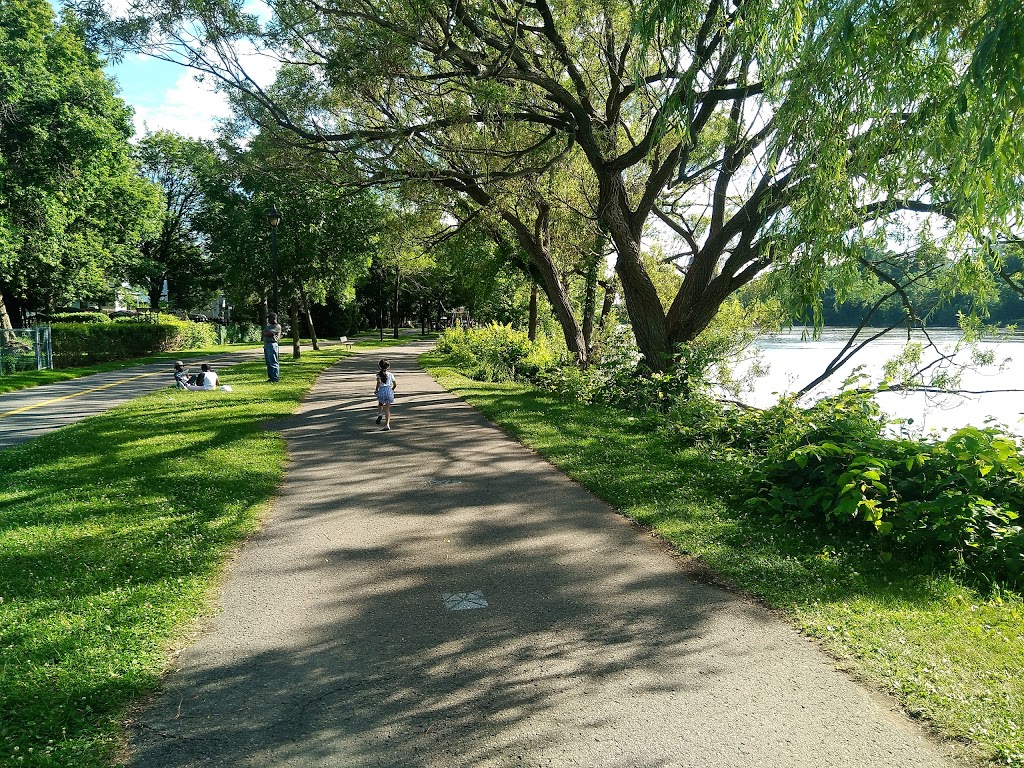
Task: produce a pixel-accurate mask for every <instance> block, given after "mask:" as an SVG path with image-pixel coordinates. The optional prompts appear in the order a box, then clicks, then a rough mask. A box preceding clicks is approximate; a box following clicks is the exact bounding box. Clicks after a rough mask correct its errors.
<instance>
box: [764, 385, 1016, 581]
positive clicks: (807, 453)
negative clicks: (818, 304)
mask: <svg viewBox="0 0 1024 768" xmlns="http://www.w3.org/2000/svg"><path fill="white" fill-rule="evenodd" d="M787 413H788V415H787V417H786V418H784V419H782V420H781V421H776V422H775V424H776V428H775V429H774V430H765V429H762V430H760V431H761V433H762V434H766V433H772V434H771V438H772V439H771V440H770V441H769V442H770V445H767V446H766V448H765V451H764V453H763V454H762V457H763V458H761V460H760V462H758V467H757V471H756V480H757V487H756V489H755V493H754V494H753V496H752V498H753V499H755V501H754V502H753V504H754V506H756V507H758V508H761V509H767V510H770V511H771V512H772V513H773V514H777V515H783V516H785V517H787V518H789V519H797V520H813V521H815V522H816V523H817V524H819V525H822V526H823V527H825V528H828V529H831V530H834V531H837V532H841V533H843V534H844V535H848V536H852V537H857V538H864V537H868V538H870V539H872V540H873V541H874V542H875V543H876V544H877V546H878V550H879V552H880V554H881V557H882V558H883V559H888V558H891V557H893V555H895V554H899V555H901V556H903V557H913V558H917V559H919V560H921V561H923V562H930V563H932V564H935V565H942V566H952V567H954V568H958V569H963V570H964V571H966V572H967V573H969V574H971V575H972V576H975V577H981V578H983V579H990V580H993V581H999V582H1003V583H1007V584H1018V583H1020V580H1021V579H1022V577H1024V534H1022V528H1021V526H1020V525H1019V524H1018V520H1019V516H1020V514H1021V513H1022V511H1024V464H1022V456H1021V447H1020V445H1019V444H1018V442H1017V440H1016V439H1015V438H1014V437H1012V436H1010V435H1008V434H1006V433H1005V432H1002V431H1001V430H999V429H995V428H986V429H978V428H976V427H964V428H962V429H959V430H957V431H956V432H954V433H953V434H952V435H950V436H949V437H946V438H944V439H935V440H910V439H905V438H892V437H887V436H886V434H885V430H886V421H885V420H884V419H883V418H882V417H881V415H880V414H879V412H878V409H877V406H875V404H874V402H873V401H872V400H871V399H870V397H869V396H868V395H866V394H855V393H845V394H843V395H840V396H838V397H835V398H830V399H827V400H824V401H822V402H820V403H818V404H816V405H815V406H813V407H812V408H810V409H808V410H805V411H797V410H793V409H792V408H791V407H790V408H789V409H788V412H787ZM773 415H776V416H777V415H778V413H776V414H773V413H772V410H769V411H766V412H765V413H764V414H763V415H762V416H760V417H759V418H765V419H770V418H772V416H773ZM780 425H781V426H780Z"/></svg>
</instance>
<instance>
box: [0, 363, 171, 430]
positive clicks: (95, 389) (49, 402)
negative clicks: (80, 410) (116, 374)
mask: <svg viewBox="0 0 1024 768" xmlns="http://www.w3.org/2000/svg"><path fill="white" fill-rule="evenodd" d="M163 373H164V372H163V371H153V372H152V373H140V374H139V375H138V376H132V377H131V378H128V379H120V380H118V381H112V382H110V383H109V384H100V385H99V386H98V387H93V388H92V389H83V390H82V391H81V392H72V393H71V394H70V395H61V396H60V397H53V398H50V399H49V400H43V401H42V402H40V403H33V404H32V405H23V406H22V407H21V408H15V409H14V410H13V411H6V412H4V413H0V419H2V418H4V417H5V416H12V415H14V414H15V413H22V412H23V411H31V410H32V409H33V408H42V407H43V406H44V405H52V404H53V403H59V402H60V401H61V400H70V399H71V398H72V397H79V396H80V395H87V394H89V393H90V392H98V391H99V390H101V389H107V388H108V387H116V386H117V385H118V384H124V383H126V382H129V381H135V380H136V379H144V378H146V377H147V376H157V375H161V374H163Z"/></svg>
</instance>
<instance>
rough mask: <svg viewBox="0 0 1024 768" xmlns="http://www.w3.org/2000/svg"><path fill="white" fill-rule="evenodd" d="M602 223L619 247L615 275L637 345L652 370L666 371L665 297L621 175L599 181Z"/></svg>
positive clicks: (668, 346)
mask: <svg viewBox="0 0 1024 768" xmlns="http://www.w3.org/2000/svg"><path fill="white" fill-rule="evenodd" d="M599 182H600V200H601V223H602V224H604V225H605V227H606V229H607V231H608V234H609V235H610V236H611V238H612V242H613V243H614V244H615V250H616V252H617V253H618V258H617V260H616V262H615V272H616V274H617V275H618V276H619V281H620V283H621V285H622V295H623V298H625V300H626V312H627V313H628V314H629V321H630V324H631V325H632V326H633V334H634V335H635V336H636V344H637V346H638V347H639V348H640V352H641V353H643V356H644V363H645V364H646V365H647V367H648V368H650V369H651V370H652V371H664V370H665V369H666V368H668V366H669V365H670V364H671V362H672V341H671V339H669V336H668V330H667V328H666V323H665V309H664V308H663V307H662V306H661V298H660V297H659V296H658V291H657V289H656V288H655V287H654V283H653V282H652V281H651V278H650V275H648V274H647V270H646V269H645V268H644V265H643V261H641V258H640V248H641V246H640V232H639V231H635V229H634V227H633V226H632V223H631V219H632V216H631V214H630V211H629V207H628V204H627V198H626V192H625V187H624V186H623V183H622V179H621V178H620V177H619V176H618V175H617V174H608V175H605V176H603V177H602V178H600V179H599Z"/></svg>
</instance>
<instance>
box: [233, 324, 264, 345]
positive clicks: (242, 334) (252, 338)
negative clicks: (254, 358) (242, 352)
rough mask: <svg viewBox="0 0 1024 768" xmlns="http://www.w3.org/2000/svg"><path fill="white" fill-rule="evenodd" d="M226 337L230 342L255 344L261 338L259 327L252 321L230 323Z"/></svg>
mask: <svg viewBox="0 0 1024 768" xmlns="http://www.w3.org/2000/svg"><path fill="white" fill-rule="evenodd" d="M227 338H228V341H229V342H231V343H232V344H255V343H257V342H259V341H262V340H263V337H262V335H261V334H260V327H259V326H258V325H256V324H254V323H231V324H230V325H228V330H227Z"/></svg>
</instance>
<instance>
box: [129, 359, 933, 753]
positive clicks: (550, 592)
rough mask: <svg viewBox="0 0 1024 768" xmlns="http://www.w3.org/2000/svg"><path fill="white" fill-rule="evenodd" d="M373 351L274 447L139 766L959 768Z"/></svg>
mask: <svg viewBox="0 0 1024 768" xmlns="http://www.w3.org/2000/svg"><path fill="white" fill-rule="evenodd" d="M420 349H421V348H420V347H418V346H416V345H409V346H407V347H404V348H396V349H392V350H389V352H388V354H389V356H390V358H391V360H392V361H393V363H394V365H393V368H392V370H394V371H395V374H396V376H397V378H398V381H399V389H398V393H399V397H398V404H397V405H396V407H395V418H394V421H393V426H394V429H393V431H391V432H389V433H383V432H380V431H378V430H377V427H376V426H375V425H374V423H373V410H372V394H371V392H372V381H373V379H372V371H373V368H374V366H373V360H372V359H371V357H370V356H367V355H357V356H355V357H353V358H349V359H347V360H344V361H342V362H341V363H340V364H338V365H336V366H334V367H333V368H331V369H330V370H329V371H328V372H327V373H325V375H324V376H323V377H322V378H321V380H320V381H319V383H318V384H317V386H316V387H315V388H314V390H313V392H312V393H311V395H310V396H309V398H308V400H307V402H306V403H305V405H304V406H303V407H302V409H301V411H300V412H299V413H298V414H297V415H296V416H295V417H293V418H291V419H290V420H288V421H287V422H284V423H283V424H281V425H279V426H281V427H282V428H283V431H284V434H285V436H286V439H287V442H288V447H289V450H290V454H291V463H290V466H289V471H288V475H287V479H286V483H285V485H284V487H283V489H282V492H281V496H280V498H279V499H278V500H277V502H276V504H275V506H274V508H273V511H272V513H271V514H270V517H269V519H268V520H267V523H266V526H265V528H264V530H263V531H262V532H261V533H260V534H258V535H257V536H255V537H254V538H253V539H252V540H251V541H249V542H248V543H247V545H246V546H245V547H244V548H243V550H242V551H241V553H240V555H239V557H238V559H237V561H236V562H235V564H234V566H233V568H232V570H231V573H230V575H229V577H228V578H227V580H226V582H225V584H224V586H223V593H222V599H221V610H220V612H219V614H218V616H217V617H216V618H215V619H214V620H212V621H211V624H210V626H209V627H207V629H206V631H204V632H203V633H202V634H201V636H200V637H199V638H198V639H197V640H196V642H195V644H194V645H192V646H191V647H189V648H188V649H186V650H185V651H184V652H183V653H182V654H181V655H180V656H179V657H178V659H177V661H176V663H175V666H176V669H175V670H174V671H173V673H172V674H171V675H170V677H169V678H168V680H167V685H166V691H165V692H164V693H163V695H162V696H161V697H160V698H159V699H158V700H157V701H156V702H155V704H154V705H153V706H152V707H151V708H150V709H149V710H147V711H146V712H144V713H143V714H142V715H141V716H140V718H139V720H138V722H137V723H135V725H134V727H133V730H132V742H131V746H132V749H133V755H134V758H133V763H132V765H133V766H135V768H182V767H184V766H233V768H239V767H246V768H257V767H259V768H264V767H265V768H271V766H273V768H286V767H289V768H299V767H301V768H313V766H316V767H317V768H324V767H325V766H336V767H337V768H341V767H342V766H344V768H361V767H363V766H367V767H368V766H393V767H394V768H420V767H422V768H449V767H451V766H465V767H467V768H469V767H471V766H472V767H473V768H477V767H480V766H588V767H589V766H595V767H597V766H600V767H602V768H655V767H656V766H657V767H658V768H663V767H666V766H693V767H694V768H696V767H698V766H699V767H700V768H716V767H719V766H736V767H737V768H738V767H740V766H742V767H743V768H751V767H752V766H771V767H783V766H787V767H788V766H841V767H842V768H856V767H858V766H877V767H878V768H882V767H883V766H884V767H885V768H895V767H899V766H906V767H907V768H910V767H911V766H913V768H936V767H938V766H949V765H951V764H952V763H950V762H948V761H947V758H946V757H945V756H944V754H943V750H942V748H941V747H939V746H936V745H935V744H933V743H931V742H929V741H928V740H927V739H926V738H925V737H924V736H923V735H922V734H921V732H920V731H919V730H918V729H917V728H916V726H915V725H914V724H913V723H911V722H910V721H908V720H907V719H906V718H905V717H903V716H901V715H900V714H898V713H896V712H894V711H893V709H892V707H891V705H890V704H889V703H888V702H887V701H886V700H884V699H882V698H881V697H879V696H876V695H874V694H872V693H869V692H868V691H866V690H864V689H863V688H861V687H859V686H858V685H856V684H855V683H853V682H851V681H850V680H849V679H848V678H847V677H846V676H845V675H843V674H841V673H839V672H837V671H836V670H835V669H834V668H833V666H832V664H831V663H830V662H829V661H828V660H827V659H826V658H825V657H824V656H823V655H822V654H821V653H820V652H819V651H818V649H817V648H816V647H815V646H814V645H812V644H811V643H809V642H807V641H806V640H805V639H803V638H801V637H800V636H799V635H798V634H797V633H796V632H795V631H793V630H792V629H791V628H790V627H788V626H787V625H785V624H783V623H780V622H779V621H777V620H776V619H774V618H773V617H772V616H770V615H769V614H768V613H767V612H766V611H764V610H763V609H761V608H759V607H758V606H756V605H754V604H752V603H751V602H749V601H747V600H744V599H743V598H740V597H736V596H734V595H731V594H728V593H726V592H723V591H720V590H717V589H715V588H712V587H710V586H707V585H704V584H700V583H697V582H695V581H693V580H691V579H690V578H689V577H688V576H687V575H686V573H685V572H684V570H683V568H681V566H680V561H679V560H678V559H676V558H674V557H672V556H671V555H670V554H669V553H668V552H667V551H666V550H665V548H664V547H663V546H661V545H659V544H658V543H657V542H656V541H655V540H653V539H652V538H651V537H650V536H649V535H645V534H644V533H643V532H641V531H639V530H637V529H636V528H634V527H632V526H630V525H629V524H628V523H627V522H625V521H624V520H623V518H621V517H619V516H618V515H617V514H616V513H615V512H614V511H613V510H611V509H610V508H608V507H607V506H606V505H604V504H603V503H602V502H600V501H598V500H597V499H595V498H594V497H593V496H591V495H590V494H589V493H587V492H586V491H584V490H583V489H582V488H580V487H579V486H578V485H576V484H574V483H572V482H570V481H568V480H567V479H566V478H565V477H564V476H563V475H561V474H560V473H559V472H557V471H556V470H555V469H554V468H552V467H551V466H550V465H549V464H547V463H546V462H544V461H542V460H541V459H539V458H538V457H537V456H536V455H534V454H532V453H531V452H530V451H528V450H526V449H524V448H523V447H521V446H520V445H519V444H517V443H516V442H514V441H513V440H511V439H509V438H508V437H506V436H505V435H504V434H503V433H502V432H500V431H499V430H498V429H496V428H495V427H493V426H492V425H490V424H489V423H488V422H486V421H485V420H484V419H483V418H482V417H481V416H480V415H479V414H478V413H477V412H476V411H475V410H473V409H472V408H470V407H469V406H467V405H465V404H464V403H462V402H461V401H459V400H458V399H456V398H455V397H454V396H452V395H451V394H449V393H447V392H445V391H443V390H442V389H441V388H440V387H439V386H438V385H437V384H436V383H434V382H433V381H432V380H431V379H430V378H429V377H427V376H426V375H425V374H423V373H421V372H418V371H417V370H416V368H415V359H416V358H415V355H416V353H417V352H418V351H419V350H420Z"/></svg>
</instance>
